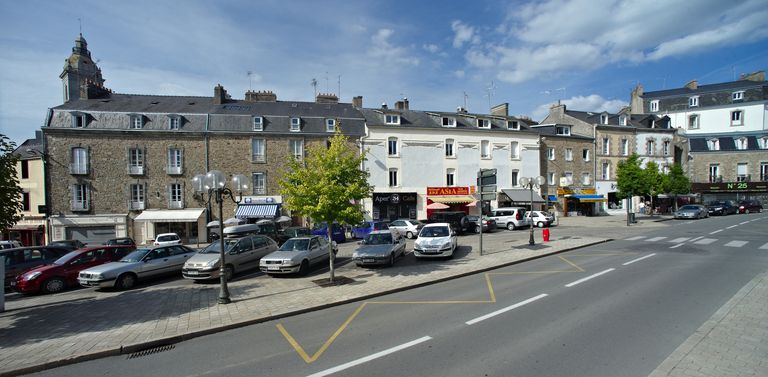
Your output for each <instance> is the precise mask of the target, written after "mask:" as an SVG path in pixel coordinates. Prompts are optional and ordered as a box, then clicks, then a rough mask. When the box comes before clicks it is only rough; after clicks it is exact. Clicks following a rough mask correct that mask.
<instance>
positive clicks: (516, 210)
mask: <svg viewBox="0 0 768 377" xmlns="http://www.w3.org/2000/svg"><path fill="white" fill-rule="evenodd" d="M490 218H492V219H494V220H496V226H498V227H499V228H502V227H504V228H507V229H509V230H515V229H518V228H523V227H527V226H530V225H531V222H530V220H529V219H528V218H527V217H526V216H525V208H523V207H501V208H496V209H494V210H491V215H490Z"/></svg>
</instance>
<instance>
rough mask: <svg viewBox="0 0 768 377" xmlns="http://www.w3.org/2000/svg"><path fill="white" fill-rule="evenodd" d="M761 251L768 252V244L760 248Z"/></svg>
mask: <svg viewBox="0 0 768 377" xmlns="http://www.w3.org/2000/svg"><path fill="white" fill-rule="evenodd" d="M760 250H768V243H766V244H765V245H763V246H760Z"/></svg>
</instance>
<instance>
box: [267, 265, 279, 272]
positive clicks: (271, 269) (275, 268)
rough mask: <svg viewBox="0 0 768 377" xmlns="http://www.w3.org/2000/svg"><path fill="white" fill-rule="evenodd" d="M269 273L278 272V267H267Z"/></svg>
mask: <svg viewBox="0 0 768 377" xmlns="http://www.w3.org/2000/svg"><path fill="white" fill-rule="evenodd" d="M267 270H269V271H280V266H267Z"/></svg>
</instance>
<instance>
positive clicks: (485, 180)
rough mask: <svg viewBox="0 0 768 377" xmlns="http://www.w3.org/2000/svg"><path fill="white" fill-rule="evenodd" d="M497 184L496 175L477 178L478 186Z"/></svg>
mask: <svg viewBox="0 0 768 377" xmlns="http://www.w3.org/2000/svg"><path fill="white" fill-rule="evenodd" d="M495 184H496V176H495V175H491V176H488V177H479V178H477V185H478V186H488V185H495Z"/></svg>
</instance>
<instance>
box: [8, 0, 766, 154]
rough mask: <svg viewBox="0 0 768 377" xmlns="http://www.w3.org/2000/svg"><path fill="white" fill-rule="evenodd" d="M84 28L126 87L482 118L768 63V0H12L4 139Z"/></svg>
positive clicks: (26, 122)
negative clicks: (503, 107) (495, 111)
mask: <svg viewBox="0 0 768 377" xmlns="http://www.w3.org/2000/svg"><path fill="white" fill-rule="evenodd" d="M81 30H82V34H83V36H84V37H85V39H86V41H87V42H88V48H89V50H90V51H91V56H92V58H93V59H94V60H95V61H97V62H98V65H99V67H100V68H101V71H102V74H103V76H104V79H105V80H106V82H105V85H106V86H107V87H108V88H110V89H111V90H112V91H113V92H116V93H133V94H157V95H194V96H209V97H210V96H213V88H214V87H215V86H216V85H217V84H221V85H223V86H224V88H225V89H226V90H227V92H228V93H229V94H230V95H231V96H232V97H233V98H235V99H242V98H244V96H245V92H246V91H247V90H271V91H273V92H274V93H276V94H277V98H278V100H287V101H313V100H314V96H315V91H317V92H318V93H320V92H321V93H329V92H330V93H334V94H337V95H339V97H340V100H341V101H342V102H351V101H352V97H354V96H358V95H360V96H363V106H364V107H380V106H381V104H382V103H387V104H389V105H390V106H392V105H393V104H394V102H395V101H398V100H400V99H402V98H408V100H409V102H410V108H411V109H414V110H429V111H455V110H456V108H457V107H459V106H461V107H465V108H466V109H467V110H468V111H470V112H473V113H488V112H489V108H490V107H491V106H493V105H497V104H500V103H505V102H506V103H509V111H510V115H515V116H520V115H522V116H527V117H530V118H532V119H533V120H536V121H540V120H542V119H543V118H544V117H545V116H546V114H547V112H548V109H549V107H550V106H551V105H552V104H554V103H557V102H558V101H560V102H562V103H565V104H566V105H567V107H568V108H569V109H573V110H581V111H603V110H605V111H609V112H616V111H618V110H619V109H621V108H622V107H623V106H627V105H628V103H629V99H630V98H629V97H630V92H631V90H632V89H633V88H634V87H635V86H636V85H638V84H641V85H642V86H643V87H644V89H645V91H646V92H647V91H653V90H661V89H670V88H678V87H682V86H683V85H685V84H686V83H687V82H688V81H690V80H694V79H695V80H698V81H699V84H700V85H701V84H711V83H719V82H727V81H733V80H735V79H738V77H739V75H740V74H743V73H749V72H755V71H760V70H766V68H768V3H767V2H766V0H743V1H739V0H730V1H726V0H697V1H691V0H626V1H625V0H546V1H516V0H513V1H496V0H473V1H466V0H461V1H458V0H441V1H412V0H411V1H401V0H388V1H364V0H362V1H361V0H358V1H348V0H347V1H345V0H338V1H334V0H330V1H318V0H315V1H304V0H295V1H281V0H275V1H272V0H239V1H238V0H222V1H197V0H184V1H182V0H175V1H166V0H153V1H144V0H135V1H133V0H132V1H116V0H99V1H91V0H77V1H71V0H59V1H53V0H51V1H41V0H25V1H2V2H0V134H4V135H6V136H8V137H9V138H10V139H11V140H13V141H15V142H16V143H17V144H20V143H21V142H23V141H24V140H26V139H28V138H33V137H34V134H35V130H39V129H40V128H41V126H42V125H43V123H44V121H45V117H46V113H47V110H48V108H51V107H55V106H58V105H60V104H62V102H63V98H62V84H61V80H60V79H59V77H58V76H59V74H61V72H62V70H63V67H64V60H65V59H66V58H67V57H68V56H69V55H70V53H71V49H72V47H73V46H74V41H75V39H76V38H77V36H78V33H80V32H81ZM313 81H314V82H316V85H315V86H313V85H312V82H313Z"/></svg>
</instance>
